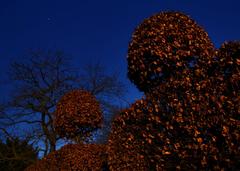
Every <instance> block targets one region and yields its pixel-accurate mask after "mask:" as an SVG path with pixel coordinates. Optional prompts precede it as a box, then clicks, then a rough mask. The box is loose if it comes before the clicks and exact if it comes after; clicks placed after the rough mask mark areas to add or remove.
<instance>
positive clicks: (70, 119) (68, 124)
mask: <svg viewBox="0 0 240 171" xmlns="http://www.w3.org/2000/svg"><path fill="white" fill-rule="evenodd" d="M102 120H103V116H102V112H101V110H100V105H99V103H98V102H97V100H96V98H95V97H94V96H93V95H92V94H90V93H89V92H87V91H85V90H73V91H71V92H69V93H67V94H65V95H64V96H63V97H62V98H61V99H60V101H59V102H58V104H57V108H56V111H55V118H54V126H55V129H56V131H57V132H58V134H59V135H60V136H61V137H67V138H74V137H76V136H79V137H80V138H86V137H88V136H90V135H91V132H92V131H93V130H94V129H97V128H99V127H101V124H102Z"/></svg>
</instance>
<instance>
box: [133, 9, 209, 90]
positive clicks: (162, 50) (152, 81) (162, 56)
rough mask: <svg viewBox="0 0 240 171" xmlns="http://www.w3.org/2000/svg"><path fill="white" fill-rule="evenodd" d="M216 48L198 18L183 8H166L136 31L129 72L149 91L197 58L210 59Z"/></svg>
mask: <svg viewBox="0 0 240 171" xmlns="http://www.w3.org/2000/svg"><path fill="white" fill-rule="evenodd" d="M213 51H214V48H213V44H212V42H211V41H210V39H209V37H208V34H207V33H206V32H205V31H204V30H203V29H202V28H201V27H200V26H198V25H197V24H196V23H195V21H193V20H192V19H191V18H189V17H188V16H186V15H184V14H182V13H179V12H163V13H160V14H157V15H154V16H152V17H150V18H148V19H146V20H145V21H144V22H143V23H142V24H141V25H140V26H139V27H138V28H137V29H136V30H135V32H134V33H133V36H132V41H131V43H130V45H129V50H128V76H129V79H130V80H131V81H132V82H133V83H134V84H135V85H136V86H137V87H138V88H139V90H141V91H144V92H146V91H148V90H149V88H152V87H155V86H158V85H159V84H160V83H161V82H162V81H163V80H165V79H166V77H168V76H169V75H172V74H173V73H172V71H173V70H181V69H183V68H185V67H186V66H188V61H191V60H192V59H193V58H199V60H201V61H202V62H201V63H207V62H206V61H208V59H209V58H210V57H211V55H212V53H213Z"/></svg>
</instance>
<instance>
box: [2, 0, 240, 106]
mask: <svg viewBox="0 0 240 171" xmlns="http://www.w3.org/2000/svg"><path fill="white" fill-rule="evenodd" d="M239 7H240V1H239V0H228V1H227V0H201V1H200V0H199V1H196V0H191V1H190V0H85V1H82V0H1V1H0V80H1V81H2V82H4V81H5V80H6V72H7V67H8V65H9V64H10V63H11V62H12V61H13V60H21V58H22V57H23V54H25V53H26V51H27V50H29V49H35V48H41V49H62V50H64V51H65V52H66V53H68V54H71V56H72V57H73V60H74V64H75V65H76V66H77V67H81V66H83V65H85V64H86V63H89V62H94V61H96V60H97V61H101V62H102V63H103V64H104V65H105V66H106V67H107V68H108V70H109V71H112V70H114V71H119V72H120V73H121V77H122V80H124V81H125V82H126V83H127V85H129V87H130V92H129V94H128V99H129V101H130V102H132V101H133V100H134V99H135V98H138V97H139V96H140V94H139V92H138V91H137V90H136V88H135V87H134V86H133V85H131V84H130V82H129V81H128V80H127V77H126V73H127V62H126V55H127V48H128V43H129V41H130V37H131V34H132V32H133V30H134V28H135V27H136V26H137V25H138V24H139V23H141V22H142V20H143V19H144V18H146V17H149V16H151V15H153V14H154V13H157V12H160V11H166V10H177V11H182V12H185V13H186V14H188V15H190V16H191V17H192V18H193V19H195V20H196V21H197V22H198V24H200V25H201V26H203V27H204V28H205V30H206V31H207V32H208V33H209V36H210V38H211V39H212V41H213V42H214V44H215V46H216V47H219V46H220V44H221V43H222V42H224V41H225V40H239V39H240V32H239V30H240V22H239V21H240V19H239V17H240V9H239ZM6 87H7V85H6V86H0V88H1V89H2V90H1V94H2V93H3V92H4V91H5V89H6Z"/></svg>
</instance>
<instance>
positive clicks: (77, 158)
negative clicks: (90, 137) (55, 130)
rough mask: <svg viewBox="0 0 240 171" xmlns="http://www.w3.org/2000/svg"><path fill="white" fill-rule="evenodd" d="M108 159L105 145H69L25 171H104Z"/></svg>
mask: <svg viewBox="0 0 240 171" xmlns="http://www.w3.org/2000/svg"><path fill="white" fill-rule="evenodd" d="M106 159H107V157H106V149H105V145H96V144H69V145H65V146H64V147H62V148H61V149H59V150H58V151H55V152H52V153H50V154H49V155H47V156H46V157H44V158H43V159H42V160H40V161H38V162H37V163H36V164H34V165H31V166H29V167H28V168H27V169H26V170H25V171H59V170H62V171H69V170H72V171H80V170H81V171H89V170H94V171H102V170H103V169H104V167H105V165H106Z"/></svg>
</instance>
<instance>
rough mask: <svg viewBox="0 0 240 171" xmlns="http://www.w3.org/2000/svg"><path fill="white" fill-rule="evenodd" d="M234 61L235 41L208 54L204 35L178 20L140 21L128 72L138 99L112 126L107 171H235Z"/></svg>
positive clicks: (172, 16)
mask: <svg viewBox="0 0 240 171" xmlns="http://www.w3.org/2000/svg"><path fill="white" fill-rule="evenodd" d="M193 26H194V27H193ZM179 50H180V52H179ZM239 60H240V42H229V43H225V44H223V45H222V47H221V48H220V49H219V50H217V51H216V53H215V50H214V48H213V45H212V43H211V42H210V40H209V38H208V37H207V33H205V32H204V31H203V30H202V29H201V28H200V27H199V26H197V25H196V24H195V22H194V21H193V20H191V19H190V18H189V17H187V16H185V15H183V14H181V13H175V12H167V13H160V14H158V15H155V16H153V17H151V18H149V19H147V20H145V21H144V23H143V24H141V25H140V27H138V29H137V30H136V32H135V33H134V35H133V40H132V42H131V43H130V46H129V56H128V64H129V67H128V68H129V78H130V79H131V81H132V82H134V83H135V84H136V86H137V87H138V88H139V89H140V90H142V91H144V92H145V96H146V97H145V99H142V100H140V101H137V102H136V103H135V104H133V105H132V106H131V108H130V109H128V110H126V111H124V112H122V113H121V114H120V115H119V117H118V118H117V119H116V120H115V121H114V123H113V127H112V131H111V134H110V137H109V145H108V148H107V149H108V153H109V156H108V162H109V168H110V170H118V168H120V169H119V170H122V169H123V170H124V169H125V170H132V169H133V170H169V169H170V170H176V169H178V170H199V169H203V170H206V169H207V170H208V169H210V170H221V169H225V170H229V169H233V170H234V169H235V170H236V169H240V87H239V81H240V66H239V65H240V61H239ZM129 156H131V157H129ZM139 165H141V166H139Z"/></svg>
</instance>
